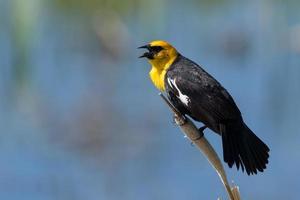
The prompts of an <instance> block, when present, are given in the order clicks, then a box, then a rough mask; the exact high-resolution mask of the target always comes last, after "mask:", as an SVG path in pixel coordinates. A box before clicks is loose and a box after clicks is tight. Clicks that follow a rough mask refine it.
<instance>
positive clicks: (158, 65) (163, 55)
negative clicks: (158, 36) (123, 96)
mask: <svg viewBox="0 0 300 200" xmlns="http://www.w3.org/2000/svg"><path fill="white" fill-rule="evenodd" d="M150 46H160V47H162V48H163V50H161V51H160V52H158V53H157V54H155V55H154V58H153V59H149V60H148V61H149V63H150V64H151V66H152V68H151V71H150V73H149V75H150V78H151V80H152V82H153V84H154V85H155V87H156V88H158V89H159V90H160V91H165V81H164V80H165V75H166V73H167V70H168V69H169V68H170V66H171V65H172V64H173V62H174V61H175V59H176V58H177V56H178V52H177V51H176V49H175V48H174V47H173V46H171V45H170V44H169V43H167V42H165V41H161V40H158V41H153V42H151V43H150Z"/></svg>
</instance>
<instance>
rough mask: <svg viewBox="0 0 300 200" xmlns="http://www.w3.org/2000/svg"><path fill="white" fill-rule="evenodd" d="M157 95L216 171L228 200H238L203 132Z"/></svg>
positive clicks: (235, 188) (162, 96)
mask: <svg viewBox="0 0 300 200" xmlns="http://www.w3.org/2000/svg"><path fill="white" fill-rule="evenodd" d="M159 95H160V96H161V98H162V99H163V100H164V101H165V102H166V104H167V105H168V107H169V108H170V109H171V111H172V112H173V113H174V116H175V122H176V124H177V125H178V126H179V127H180V129H181V131H182V132H183V133H184V134H185V135H186V136H187V137H188V138H189V139H190V140H191V141H192V142H193V143H194V144H195V145H196V146H197V147H198V148H199V149H200V150H201V152H202V153H203V154H204V155H205V156H206V158H207V159H208V161H209V163H210V164H211V165H212V166H213V168H214V169H215V170H216V172H217V173H218V175H219V177H220V179H221V181H222V183H223V185H224V187H225V189H226V191H227V194H228V196H229V198H230V200H240V198H239V191H238V189H237V187H233V188H232V189H231V188H230V185H229V183H228V180H227V176H226V173H225V170H224V168H223V165H222V163H221V160H220V158H219V156H218V155H217V153H216V151H215V150H214V148H213V147H212V146H211V144H210V143H209V142H208V141H207V140H206V138H205V136H204V134H203V132H199V130H198V129H197V127H196V126H195V124H194V123H193V122H192V121H191V120H190V119H189V118H187V117H185V116H183V115H182V114H181V113H180V112H179V111H178V110H177V109H176V108H175V106H174V105H173V104H172V103H171V102H170V101H169V100H168V99H167V98H166V97H165V96H164V95H163V94H162V93H160V94H159ZM233 193H234V194H235V195H234V194H233Z"/></svg>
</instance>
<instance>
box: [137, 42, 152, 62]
mask: <svg viewBox="0 0 300 200" xmlns="http://www.w3.org/2000/svg"><path fill="white" fill-rule="evenodd" d="M138 49H147V50H148V51H147V52H145V53H144V54H143V55H141V56H139V58H148V59H153V58H154V55H153V52H151V48H150V45H149V44H147V45H144V46H140V47H138Z"/></svg>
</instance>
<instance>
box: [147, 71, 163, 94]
mask: <svg viewBox="0 0 300 200" xmlns="http://www.w3.org/2000/svg"><path fill="white" fill-rule="evenodd" d="M166 73H167V69H162V70H158V69H157V68H155V67H152V69H151V71H150V73H149V74H150V78H151V80H152V82H153V84H154V85H155V87H157V88H158V89H159V90H160V91H165V83H164V80H165V75H166Z"/></svg>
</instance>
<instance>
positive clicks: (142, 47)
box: [138, 44, 150, 50]
mask: <svg viewBox="0 0 300 200" xmlns="http://www.w3.org/2000/svg"><path fill="white" fill-rule="evenodd" d="M138 49H148V50H149V49H150V45H149V44H147V45H144V46H140V47H138Z"/></svg>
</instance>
